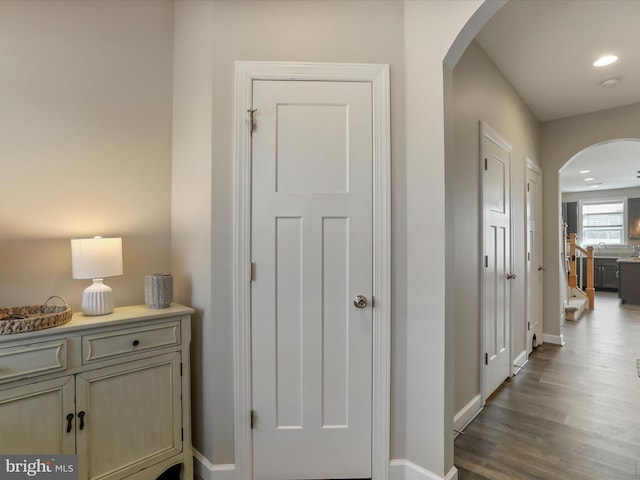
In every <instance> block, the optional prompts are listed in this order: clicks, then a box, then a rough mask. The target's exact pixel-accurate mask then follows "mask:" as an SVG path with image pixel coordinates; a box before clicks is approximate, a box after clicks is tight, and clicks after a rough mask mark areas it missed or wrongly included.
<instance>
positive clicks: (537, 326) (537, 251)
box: [526, 163, 544, 354]
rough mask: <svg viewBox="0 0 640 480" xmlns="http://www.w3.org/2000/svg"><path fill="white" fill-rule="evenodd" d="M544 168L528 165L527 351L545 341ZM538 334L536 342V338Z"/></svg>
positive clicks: (529, 351)
mask: <svg viewBox="0 0 640 480" xmlns="http://www.w3.org/2000/svg"><path fill="white" fill-rule="evenodd" d="M543 271H544V268H543V266H542V172H541V171H540V169H539V168H537V167H536V166H535V165H534V164H533V163H529V165H528V166H527V293H526V295H527V354H529V353H531V351H532V350H533V347H534V346H538V345H539V344H540V343H542V288H543ZM534 337H535V342H534Z"/></svg>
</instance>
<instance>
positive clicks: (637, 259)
mask: <svg viewBox="0 0 640 480" xmlns="http://www.w3.org/2000/svg"><path fill="white" fill-rule="evenodd" d="M621 262H623V263H637V264H638V265H640V257H621V258H618V263H621Z"/></svg>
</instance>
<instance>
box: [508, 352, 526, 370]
mask: <svg viewBox="0 0 640 480" xmlns="http://www.w3.org/2000/svg"><path fill="white" fill-rule="evenodd" d="M528 361H529V356H528V355H527V351H526V350H523V351H522V352H520V355H518V356H517V357H516V358H515V360H514V361H513V365H511V375H514V376H515V375H517V374H519V373H520V370H522V369H523V368H524V366H525V365H526V364H527V362H528Z"/></svg>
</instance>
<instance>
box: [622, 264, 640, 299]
mask: <svg viewBox="0 0 640 480" xmlns="http://www.w3.org/2000/svg"><path fill="white" fill-rule="evenodd" d="M618 272H619V274H618V285H619V288H618V298H620V301H621V302H622V303H631V304H634V305H640V261H639V260H633V259H620V260H619V261H618Z"/></svg>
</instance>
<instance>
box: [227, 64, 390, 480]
mask: <svg viewBox="0 0 640 480" xmlns="http://www.w3.org/2000/svg"><path fill="white" fill-rule="evenodd" d="M254 80H316V81H343V82H370V83H371V86H372V103H373V125H372V129H373V232H372V234H373V302H374V303H373V304H374V308H373V392H372V396H373V418H372V419H371V420H372V437H373V439H372V443H373V445H372V451H371V454H372V456H371V458H372V465H371V472H372V480H387V479H388V478H389V455H390V453H389V437H390V397H391V383H390V365H391V149H390V145H391V133H390V132H391V126H390V92H389V66H388V65H371V64H335V63H289V62H245V61H237V62H236V71H235V106H234V112H235V175H236V176H235V204H234V242H233V244H234V254H233V257H234V259H233V261H234V269H233V272H234V280H233V282H234V283H233V295H234V300H233V305H234V311H233V338H234V360H235V364H234V387H235V402H234V406H235V421H234V425H235V470H236V472H235V473H236V478H238V479H251V478H253V465H252V463H253V462H252V434H251V425H250V419H249V415H250V411H251V385H252V381H251V287H250V282H251V255H250V254H251V133H250V117H249V115H248V113H247V111H248V110H250V109H251V108H252V98H253V81H254ZM256 120H257V121H258V122H259V112H256Z"/></svg>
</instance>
